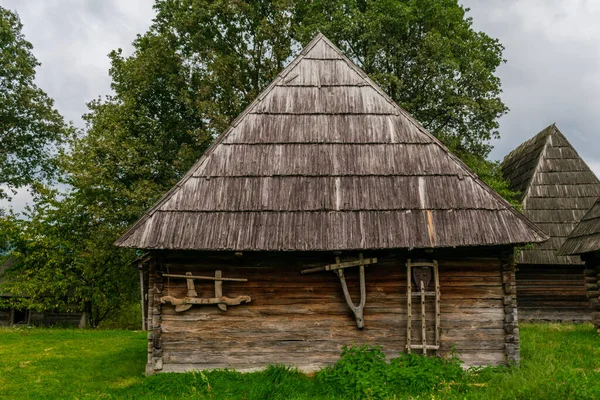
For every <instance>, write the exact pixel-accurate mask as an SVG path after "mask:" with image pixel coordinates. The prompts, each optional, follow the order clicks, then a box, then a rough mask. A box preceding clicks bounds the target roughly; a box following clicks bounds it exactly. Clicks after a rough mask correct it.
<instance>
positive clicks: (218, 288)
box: [160, 270, 252, 312]
mask: <svg viewBox="0 0 600 400" xmlns="http://www.w3.org/2000/svg"><path fill="white" fill-rule="evenodd" d="M163 276H165V277H168V278H184V279H186V280H187V294H186V296H185V297H184V298H183V299H178V298H176V297H173V296H163V297H161V298H160V302H161V303H163V304H165V303H167V302H168V303H171V304H172V305H174V306H175V311H177V312H183V311H187V310H189V309H190V308H191V307H192V305H194V304H196V305H206V304H216V305H217V306H218V307H219V309H220V310H222V311H227V306H237V305H239V304H241V303H250V301H252V299H251V298H250V296H237V297H234V298H231V297H226V296H223V281H226V282H248V279H244V278H223V273H222V272H221V271H219V270H217V271H215V276H197V275H192V273H191V272H186V274H185V275H178V274H163ZM195 279H197V280H205V281H214V282H215V297H208V298H201V297H198V293H197V292H196V287H195V285H194V280H195Z"/></svg>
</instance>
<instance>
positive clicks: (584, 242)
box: [559, 198, 600, 255]
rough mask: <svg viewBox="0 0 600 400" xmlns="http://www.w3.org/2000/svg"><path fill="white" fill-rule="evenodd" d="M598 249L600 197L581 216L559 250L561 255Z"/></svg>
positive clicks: (599, 238) (599, 237)
mask: <svg viewBox="0 0 600 400" xmlns="http://www.w3.org/2000/svg"><path fill="white" fill-rule="evenodd" d="M599 250H600V198H599V199H597V200H596V202H595V203H594V205H593V206H592V208H590V210H589V211H588V212H587V213H586V214H585V215H584V216H583V218H581V221H580V222H579V224H577V226H576V227H575V229H573V232H571V234H570V235H569V237H568V238H567V240H565V242H564V243H563V245H562V246H561V248H560V250H559V254H561V255H569V254H570V255H572V254H584V253H590V252H594V251H599Z"/></svg>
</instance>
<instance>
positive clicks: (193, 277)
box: [162, 274, 248, 282]
mask: <svg viewBox="0 0 600 400" xmlns="http://www.w3.org/2000/svg"><path fill="white" fill-rule="evenodd" d="M162 275H163V276H166V277H169V278H184V279H200V280H205V281H226V282H248V279H245V278H223V277H221V278H217V277H214V276H198V275H179V274H162Z"/></svg>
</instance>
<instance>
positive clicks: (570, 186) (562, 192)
mask: <svg viewBox="0 0 600 400" xmlns="http://www.w3.org/2000/svg"><path fill="white" fill-rule="evenodd" d="M502 171H503V173H504V175H505V177H506V178H508V179H509V180H510V182H511V184H512V188H513V189H514V190H518V191H520V192H521V194H522V206H523V214H525V215H526V216H527V217H528V218H529V219H530V220H531V221H533V222H535V223H536V224H537V225H538V226H539V227H540V228H542V230H544V231H545V232H546V233H547V234H548V235H549V236H550V240H548V241H547V242H545V243H544V244H542V245H539V246H535V247H534V248H531V249H524V250H523V251H522V252H521V253H520V255H519V257H518V259H517V299H518V304H519V316H520V318H521V320H545V321H565V322H567V321H568V322H572V321H574V322H578V321H586V320H589V318H590V313H589V308H588V302H587V298H586V295H585V287H584V283H583V268H584V266H583V262H582V261H581V259H580V258H579V257H578V256H559V255H558V254H557V251H558V249H559V248H560V246H561V245H562V244H563V242H564V241H565V239H566V238H567V236H569V234H570V233H571V231H572V230H573V228H575V226H576V225H577V223H578V222H579V220H580V219H581V217H583V215H584V214H585V213H586V211H587V210H589V208H590V207H591V206H592V204H593V203H594V201H595V200H596V198H597V197H598V196H600V181H599V180H598V178H597V177H596V175H594V173H593V172H592V171H591V170H590V168H589V167H588V166H587V165H586V163H585V162H584V161H583V160H582V159H581V157H579V155H578V154H577V152H576V151H575V149H574V148H573V146H571V144H570V143H569V141H568V140H567V139H566V138H565V136H564V135H563V134H562V133H561V132H560V131H559V130H558V128H557V127H556V126H555V125H554V124H553V125H550V126H549V127H547V128H546V129H544V130H543V131H541V132H540V133H538V134H537V135H536V136H534V137H533V138H532V139H530V140H528V141H526V142H525V143H523V144H521V145H520V146H519V147H517V148H516V149H515V150H513V151H512V152H511V153H510V154H508V155H507V156H506V158H505V159H504V161H503V163H502Z"/></svg>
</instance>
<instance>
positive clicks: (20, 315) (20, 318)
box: [12, 308, 28, 325]
mask: <svg viewBox="0 0 600 400" xmlns="http://www.w3.org/2000/svg"><path fill="white" fill-rule="evenodd" d="M27 312H28V310H17V309H14V308H13V312H12V315H13V317H12V323H13V325H17V324H26V323H27Z"/></svg>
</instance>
